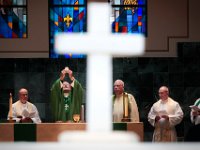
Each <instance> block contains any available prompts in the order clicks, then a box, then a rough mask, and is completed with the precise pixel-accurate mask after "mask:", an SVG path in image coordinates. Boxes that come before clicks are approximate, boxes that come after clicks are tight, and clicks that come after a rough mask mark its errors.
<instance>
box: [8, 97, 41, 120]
mask: <svg viewBox="0 0 200 150" xmlns="http://www.w3.org/2000/svg"><path fill="white" fill-rule="evenodd" d="M17 116H22V118H25V117H30V118H31V119H32V121H33V122H34V123H41V120H40V117H39V113H38V110H37V108H36V106H35V105H34V104H32V103H30V102H26V103H25V104H23V103H21V101H20V100H18V101H17V102H15V103H14V104H12V117H13V119H14V120H16V122H19V121H20V120H21V118H17Z"/></svg>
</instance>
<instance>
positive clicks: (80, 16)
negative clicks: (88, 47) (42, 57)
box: [49, 0, 86, 58]
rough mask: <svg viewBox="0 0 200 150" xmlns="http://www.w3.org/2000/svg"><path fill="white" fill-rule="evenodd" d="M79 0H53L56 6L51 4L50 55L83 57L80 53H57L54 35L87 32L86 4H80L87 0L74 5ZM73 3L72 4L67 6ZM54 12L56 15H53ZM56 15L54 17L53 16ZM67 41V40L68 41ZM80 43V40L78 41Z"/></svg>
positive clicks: (54, 56) (55, 56)
mask: <svg viewBox="0 0 200 150" xmlns="http://www.w3.org/2000/svg"><path fill="white" fill-rule="evenodd" d="M76 1H77V0H73V1H72V0H63V1H60V2H61V3H60V4H61V5H58V2H59V1H56V0H54V1H52V2H54V4H56V6H54V5H52V4H50V15H49V16H50V18H49V19H50V57H52V58H57V57H65V58H83V57H85V55H80V54H65V55H58V54H55V49H54V35H55V34H56V33H58V32H67V33H70V32H86V6H79V5H81V3H82V4H84V3H85V0H79V1H78V2H79V3H78V5H76V6H75V5H74V4H75V2H76ZM66 4H67V5H70V4H73V5H72V6H66ZM53 14H54V15H53ZM52 16H54V17H52ZM66 42H67V41H66ZM77 43H78V41H77Z"/></svg>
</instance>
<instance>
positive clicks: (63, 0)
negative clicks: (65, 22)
mask: <svg viewBox="0 0 200 150" xmlns="http://www.w3.org/2000/svg"><path fill="white" fill-rule="evenodd" d="M77 1H78V4H79V5H84V4H86V0H50V4H53V5H74V4H75V2H77Z"/></svg>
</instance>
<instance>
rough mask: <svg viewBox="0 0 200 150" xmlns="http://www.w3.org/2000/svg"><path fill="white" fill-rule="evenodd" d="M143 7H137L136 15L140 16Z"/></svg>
mask: <svg viewBox="0 0 200 150" xmlns="http://www.w3.org/2000/svg"><path fill="white" fill-rule="evenodd" d="M142 11H143V9H142V8H141V7H139V8H138V16H142Z"/></svg>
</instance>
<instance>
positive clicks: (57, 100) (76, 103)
mask: <svg viewBox="0 0 200 150" xmlns="http://www.w3.org/2000/svg"><path fill="white" fill-rule="evenodd" d="M60 82H61V81H60V79H58V80H56V81H55V82H54V84H53V85H52V87H51V95H50V106H51V110H52V115H53V118H54V121H67V120H71V121H73V114H80V111H81V110H80V109H81V104H82V99H83V88H82V86H81V84H80V83H79V82H78V81H77V80H74V87H72V90H71V92H70V94H69V96H68V97H67V98H66V97H64V93H63V89H62V88H61V87H60ZM66 104H67V105H68V106H67V105H66ZM66 107H68V108H69V109H67V110H66Z"/></svg>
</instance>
